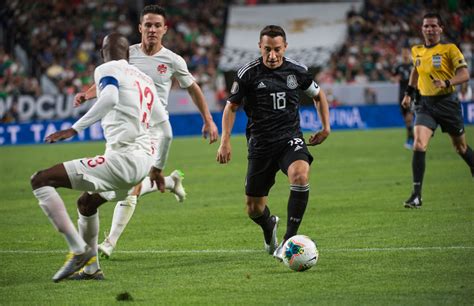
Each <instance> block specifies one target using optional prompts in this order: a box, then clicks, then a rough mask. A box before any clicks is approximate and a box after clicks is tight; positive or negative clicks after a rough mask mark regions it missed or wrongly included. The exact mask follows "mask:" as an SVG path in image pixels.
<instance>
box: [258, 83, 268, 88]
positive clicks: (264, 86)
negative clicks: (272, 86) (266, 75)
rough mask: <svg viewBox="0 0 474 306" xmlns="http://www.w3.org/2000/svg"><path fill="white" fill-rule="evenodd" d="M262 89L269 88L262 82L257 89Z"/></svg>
mask: <svg viewBox="0 0 474 306" xmlns="http://www.w3.org/2000/svg"><path fill="white" fill-rule="evenodd" d="M261 88H267V86H266V85H265V84H264V83H263V82H260V84H258V86H257V89H261Z"/></svg>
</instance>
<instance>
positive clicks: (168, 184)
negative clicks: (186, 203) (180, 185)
mask: <svg viewBox="0 0 474 306" xmlns="http://www.w3.org/2000/svg"><path fill="white" fill-rule="evenodd" d="M173 188H174V180H173V178H172V177H171V176H165V189H166V190H173Z"/></svg>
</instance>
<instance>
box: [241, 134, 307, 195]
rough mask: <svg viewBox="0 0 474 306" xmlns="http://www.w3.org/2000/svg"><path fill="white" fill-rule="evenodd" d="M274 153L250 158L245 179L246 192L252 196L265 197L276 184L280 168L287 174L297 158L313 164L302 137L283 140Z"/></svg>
mask: <svg viewBox="0 0 474 306" xmlns="http://www.w3.org/2000/svg"><path fill="white" fill-rule="evenodd" d="M273 148H275V146H273ZM276 148H278V149H276V150H274V151H273V153H269V154H268V156H266V157H261V158H249V159H248V168H247V177H246V179H245V194H246V195H247V196H250V197H264V196H267V195H268V192H269V191H270V189H271V188H272V186H273V184H275V176H276V173H277V172H278V170H281V171H283V173H285V175H287V171H288V168H289V167H290V165H291V164H292V163H293V162H294V161H297V160H304V161H306V162H307V163H308V164H310V165H311V163H312V162H313V156H312V155H311V153H309V150H308V147H307V146H306V143H305V142H304V139H302V138H293V139H291V140H288V141H283V142H281V144H279V145H278V146H276Z"/></svg>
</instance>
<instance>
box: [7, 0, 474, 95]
mask: <svg viewBox="0 0 474 306" xmlns="http://www.w3.org/2000/svg"><path fill="white" fill-rule="evenodd" d="M149 2H150V1H145V4H148V3H149ZM262 2H269V3H275V1H257V0H255V1H233V3H237V4H244V5H245V4H246V5H252V4H256V3H262ZM287 2H288V1H287ZM290 2H298V1H290ZM429 2H430V8H431V9H433V10H437V11H439V12H441V15H442V17H443V18H444V21H445V25H446V29H445V31H444V33H445V37H446V38H448V39H449V40H451V41H453V42H455V43H456V44H457V45H458V46H460V48H461V50H462V52H463V54H464V56H465V57H466V60H467V61H468V63H469V67H470V69H471V74H472V66H473V65H472V43H471V42H472V41H473V38H474V37H473V36H474V30H473V27H474V17H473V16H474V9H473V7H472V5H470V4H469V1H462V0H459V1H457V0H450V1H435V0H433V1H429ZM150 3H151V2H150ZM153 3H154V2H153ZM423 3H425V2H423V1H413V2H412V1H403V0H398V1H397V0H395V1H392V2H390V3H388V2H387V1H383V0H367V1H365V3H364V6H363V9H362V10H360V11H356V10H355V9H352V10H351V11H350V12H348V14H347V26H348V38H347V40H346V42H345V43H344V44H343V46H342V47H341V48H340V49H339V50H338V51H337V52H335V53H334V54H333V55H332V57H331V60H330V61H329V63H328V65H327V67H322V70H321V72H320V73H319V74H318V75H317V80H318V82H320V83H367V82H371V81H388V80H390V77H391V71H392V68H393V66H394V65H395V64H396V63H397V61H398V60H399V59H400V58H399V54H400V49H401V48H402V47H408V46H411V45H413V44H414V43H420V42H421V36H420V34H419V33H420V25H419V24H418V21H419V20H420V18H419V17H420V15H422V14H423V13H424V12H426V11H427V9H426V7H425V6H424V4H423ZM227 5H228V2H226V1H213V0H205V1H174V2H170V3H166V10H167V14H168V18H167V22H168V27H169V29H168V32H167V34H166V35H165V39H164V44H165V46H166V47H167V48H169V49H171V50H173V51H175V52H176V53H178V54H180V55H182V56H183V57H184V59H185V60H186V62H187V63H188V66H189V69H190V71H191V72H192V73H193V74H194V76H195V77H196V79H197V81H198V83H199V84H200V85H201V87H203V88H204V89H213V90H216V91H217V92H218V93H219V94H220V95H221V96H225V92H224V89H222V87H223V85H222V84H223V83H224V82H216V79H219V75H220V73H219V72H218V69H217V63H218V58H219V54H220V49H221V47H222V46H223V41H224V34H225V33H224V31H225V22H226V12H227ZM0 20H1V21H0V23H1V27H2V31H0V38H1V40H2V44H1V45H0V97H5V96H8V95H16V94H19V93H23V94H31V95H40V94H57V93H60V94H72V93H75V92H78V91H82V90H84V89H85V88H87V87H88V86H90V85H91V84H92V82H93V79H92V77H93V71H94V67H95V66H96V65H97V64H98V63H100V56H99V51H98V49H99V46H100V44H101V40H102V38H103V37H104V36H105V35H106V34H107V33H109V32H110V31H112V30H115V31H119V32H121V33H123V34H125V35H126V36H127V37H128V38H129V39H130V41H131V42H132V43H136V42H139V40H140V36H139V33H138V30H137V29H138V23H139V10H132V9H130V7H129V6H127V5H126V3H125V2H124V0H106V1H103V0H90V1H85V0H72V1H37V2H31V3H29V4H28V3H27V2H22V1H18V0H16V1H8V2H7V3H6V4H5V6H4V7H3V8H2V9H1V10H0ZM9 29H15V31H10V30H9ZM217 83H219V84H221V85H220V88H216V84H217Z"/></svg>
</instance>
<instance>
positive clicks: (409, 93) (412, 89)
mask: <svg viewBox="0 0 474 306" xmlns="http://www.w3.org/2000/svg"><path fill="white" fill-rule="evenodd" d="M415 90H416V88H415V87H413V86H410V85H408V86H407V89H405V96H409V97H410V98H412V99H413V94H414V93H415Z"/></svg>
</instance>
